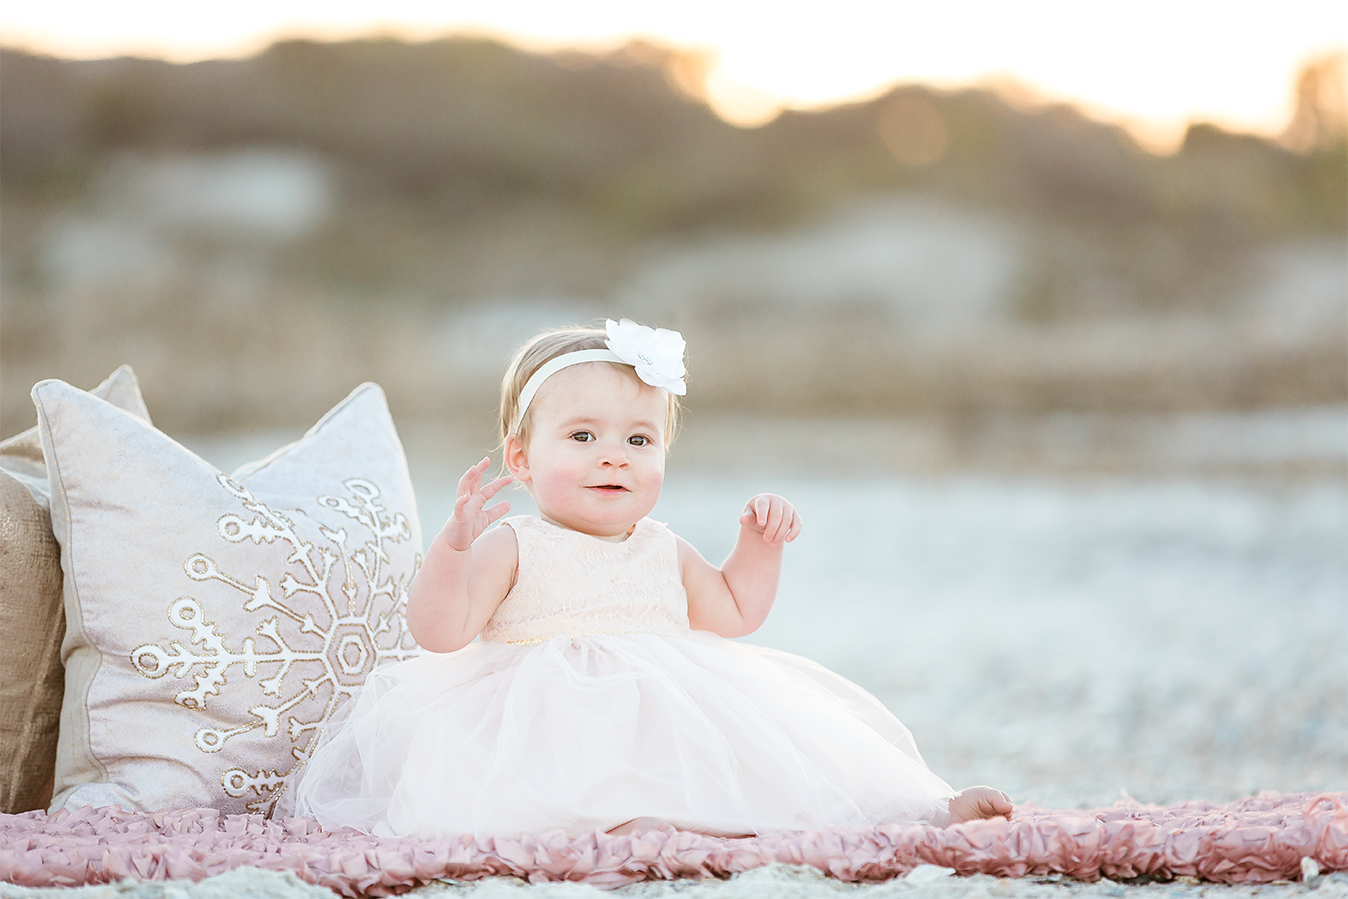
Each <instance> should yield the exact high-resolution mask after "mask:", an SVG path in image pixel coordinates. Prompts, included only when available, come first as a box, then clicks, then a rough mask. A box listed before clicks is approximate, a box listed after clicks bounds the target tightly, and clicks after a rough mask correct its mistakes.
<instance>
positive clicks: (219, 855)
mask: <svg viewBox="0 0 1348 899" xmlns="http://www.w3.org/2000/svg"><path fill="white" fill-rule="evenodd" d="M1303 857H1310V858H1312V859H1314V860H1315V861H1316V863H1317V864H1318V865H1319V867H1320V870H1322V871H1342V870H1348V792H1341V793H1302V794H1279V793H1263V794H1260V795H1259V796H1256V797H1254V798H1251V799H1244V800H1241V801H1239V802H1233V803H1231V804H1230V805H1225V806H1218V805H1213V804H1212V803H1208V802H1185V803H1181V804H1179V805H1171V806H1141V805H1118V806H1115V807H1114V808H1107V809H1097V810H1095V811H1086V810H1081V809H1068V810H1058V811H1050V810H1047V809H1041V808H1036V807H1028V808H1024V809H1020V810H1018V812H1017V813H1016V816H1015V817H1014V818H1013V819H1012V820H1011V821H1009V822H1008V821H1004V820H1000V819H999V820H995V821H979V822H974V823H969V824H960V825H955V826H952V827H947V828H935V827H918V826H915V827H898V826H895V827H875V828H858V829H846V830H844V829H839V830H826V831H822V832H812V833H789V834H771V835H765V836H759V837H753V838H748V839H719V838H716V837H709V836H704V835H702V834H697V833H687V832H679V833H662V832H658V831H657V832H650V833H645V834H638V835H635V836H609V835H608V834H603V833H594V834H588V835H586V836H584V837H581V838H579V839H574V840H573V839H567V838H566V837H565V836H564V835H563V834H561V833H560V832H558V833H552V834H541V835H538V836H527V837H522V838H519V839H512V840H504V839H473V838H471V837H462V838H459V839H451V840H434V841H422V840H413V839H381V838H379V837H372V836H369V835H368V834H363V833H358V832H356V831H352V830H341V831H336V832H332V833H329V832H325V831H323V830H321V829H319V828H317V827H315V826H314V824H313V823H312V822H310V821H307V820H305V819H303V818H287V819H285V820H283V821H268V820H265V819H263V818H261V817H259V816H255V815H221V814H219V813H218V812H216V811H215V810H213V809H187V810H183V811H162V812H155V813H153V814H139V813H131V812H124V811H122V810H121V809H119V808H115V807H113V808H99V809H80V810H78V811H75V812H64V811H62V812H57V813H55V814H53V815H47V814H45V813H43V812H28V813H26V814H22V815H0V880H3V881H9V882H10V883H15V884H20V885H25V886H73V885H77V884H86V883H105V882H109V881H115V880H119V879H121V878H125V877H130V878H133V879H137V880H167V879H170V878H188V879H191V880H200V879H202V878H203V877H209V876H211V875H214V874H220V873H223V872H225V871H227V870H229V869H231V868H235V867H239V866H241V865H252V866H255V867H258V868H269V869H272V870H279V871H293V872H294V873H295V874H297V875H298V876H299V877H301V878H302V879H304V880H306V881H309V882H311V883H316V884H321V885H322V886H325V887H329V888H330V889H332V890H334V891H336V892H338V893H341V894H342V895H345V896H385V895H389V894H392V893H398V892H403V891H406V890H407V889H410V888H411V887H413V886H416V885H417V884H419V883H424V882H426V881H430V880H434V879H436V878H453V879H473V878H478V877H487V876H492V875H502V874H504V875H511V876H515V877H522V878H526V879H528V880H530V881H544V880H573V881H583V882H586V883H590V884H593V885H595V886H599V887H617V886H621V885H623V884H626V883H632V882H634V881H638V880H646V879H670V878H676V877H693V878H703V877H728V876H730V875H732V874H735V873H737V872H740V871H745V870H748V869H750V868H755V867H758V866H760V865H766V864H769V863H772V862H784V863H787V864H796V865H801V864H804V865H814V866H815V867H818V868H820V869H822V870H823V871H825V872H827V873H828V874H830V875H832V876H834V877H837V878H839V879H842V880H850V881H863V880H864V881H877V880H885V879H887V878H891V877H896V876H900V875H903V874H906V873H907V872H908V871H910V870H912V869H913V868H914V867H916V866H917V865H920V864H933V865H942V866H944V867H949V868H954V869H955V870H956V871H957V872H958V873H960V874H979V873H981V874H994V875H999V876H1006V877H1024V876H1026V875H1042V874H1049V873H1054V872H1058V873H1062V874H1067V875H1070V876H1072V877H1077V878H1081V879H1083V880H1096V879H1098V878H1100V877H1110V878H1114V879H1123V878H1130V877H1138V876H1142V875H1150V876H1152V877H1157V878H1161V879H1169V878H1173V877H1177V876H1190V877H1199V878H1203V879H1206V880H1211V881H1216V882H1218V883H1265V882H1268V881H1273V880H1290V879H1295V878H1297V877H1298V876H1299V874H1300V864H1301V859H1302V858H1303Z"/></svg>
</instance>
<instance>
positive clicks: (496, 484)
mask: <svg viewBox="0 0 1348 899" xmlns="http://www.w3.org/2000/svg"><path fill="white" fill-rule="evenodd" d="M513 480H515V478H514V476H513V475H505V476H504V477H499V478H497V479H496V480H494V481H492V482H491V483H490V484H488V485H486V486H485V487H483V488H482V498H483V499H491V498H492V497H493V496H495V495H496V494H497V493H500V492H501V491H502V490H503V489H505V487H506V485H507V484H509V483H510V482H511V481H513Z"/></svg>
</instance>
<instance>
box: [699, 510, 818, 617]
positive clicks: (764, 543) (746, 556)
mask: <svg viewBox="0 0 1348 899" xmlns="http://www.w3.org/2000/svg"><path fill="white" fill-rule="evenodd" d="M800 528H801V521H800V515H799V514H797V512H796V510H795V508H794V507H793V506H792V505H791V504H790V503H788V502H787V501H786V500H784V499H782V498H781V497H780V496H777V495H776V494H772V493H761V494H759V495H758V496H755V497H754V498H753V499H751V500H749V502H748V503H746V504H745V506H744V514H743V515H741V516H740V534H739V539H738V540H736V541H735V548H734V549H733V550H731V552H730V555H729V556H727V557H726V560H725V562H724V563H722V565H721V567H720V568H716V567H714V566H713V565H712V564H711V563H709V562H708V561H707V560H706V559H704V558H702V554H701V553H699V552H698V551H697V550H696V549H694V548H693V547H692V545H691V544H690V543H689V542H688V541H687V540H684V539H683V538H682V537H680V538H679V541H678V545H679V570H680V571H681V572H682V574H683V587H684V590H685V591H686V592H687V593H688V622H689V624H691V625H692V627H693V629H694V630H699V631H711V632H712V633H714V634H720V635H721V636H722V637H742V636H744V635H745V634H752V633H753V632H754V631H756V630H758V628H759V626H760V625H762V624H763V621H764V620H765V619H766V618H767V617H768V611H769V610H771V609H772V601H773V600H774V599H776V598H777V582H778V580H779V579H780V578H781V574H782V548H783V546H784V545H785V544H787V543H790V542H791V541H792V540H795V539H796V536H797V535H798V534H799V533H800Z"/></svg>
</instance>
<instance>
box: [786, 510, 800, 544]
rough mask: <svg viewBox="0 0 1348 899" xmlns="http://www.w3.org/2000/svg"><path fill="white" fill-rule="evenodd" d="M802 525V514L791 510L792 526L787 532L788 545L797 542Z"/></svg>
mask: <svg viewBox="0 0 1348 899" xmlns="http://www.w3.org/2000/svg"><path fill="white" fill-rule="evenodd" d="M801 525H802V522H801V520H800V513H799V512H797V511H796V510H795V509H792V510H791V526H790V527H789V528H787V531H786V542H787V543H790V542H791V541H792V540H795V539H796V538H797V537H799V536H800V529H801Z"/></svg>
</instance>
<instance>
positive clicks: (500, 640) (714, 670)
mask: <svg viewBox="0 0 1348 899" xmlns="http://www.w3.org/2000/svg"><path fill="white" fill-rule="evenodd" d="M503 526H506V527H510V528H513V529H514V531H515V535H516V537H517V539H518V543H519V573H518V577H517V581H516V584H515V586H514V588H513V589H512V590H511V591H510V593H509V595H508V596H506V598H505V600H504V601H502V603H501V605H500V606H499V607H498V608H497V610H496V612H495V614H494V615H493V616H492V618H491V621H490V622H489V623H488V624H487V627H486V628H485V629H484V630H483V632H482V639H481V640H480V641H477V642H474V643H472V644H470V645H468V646H466V647H464V648H463V649H461V650H459V651H457V652H452V653H445V654H426V655H423V656H420V657H418V658H414V659H411V660H408V661H404V662H398V663H395V664H390V665H384V666H381V667H378V668H376V669H375V670H374V672H373V673H372V674H371V675H370V677H369V679H368V680H367V681H366V684H365V686H364V688H363V689H362V690H361V692H360V693H359V694H358V695H357V696H356V697H355V698H354V699H353V700H352V701H351V702H350V703H348V704H347V706H346V709H345V714H344V715H342V716H340V720H339V721H338V723H337V724H335V725H334V726H332V727H330V728H329V730H328V732H327V733H326V734H325V735H324V737H323V738H322V739H321V740H320V743H319V745H318V748H317V749H316V750H315V752H314V754H313V756H312V757H311V759H310V760H309V762H308V764H307V766H306V770H305V773H304V775H303V776H302V778H301V780H300V782H299V785H298V787H297V788H296V793H295V799H294V810H295V812H296V813H297V814H300V815H304V816H306V817H310V818H314V819H316V820H317V821H318V822H319V823H320V824H322V825H323V826H324V827H327V828H333V827H338V826H344V825H345V826H352V827H356V828H359V829H361V830H365V831H368V832H371V833H375V834H378V835H384V836H416V837H422V838H427V839H435V838H445V837H450V836H457V835H460V834H472V835H475V836H514V835H518V834H521V833H542V832H546V831H554V830H564V831H565V832H566V833H567V834H568V835H569V836H572V837H574V836H578V835H580V834H582V833H585V832H587V831H593V830H608V829H610V828H613V827H616V826H617V825H619V824H622V823H624V822H627V821H630V820H632V819H633V818H638V817H653V818H658V819H661V820H663V821H667V822H669V823H670V824H673V825H674V826H675V827H677V828H680V829H688V830H697V831H702V832H704V833H711V834H753V833H768V832H774V831H792V830H816V829H819V828H821V827H825V826H856V825H866V824H887V823H912V822H926V823H932V824H944V823H945V822H946V820H947V817H948V811H947V805H948V802H949V800H950V797H951V796H953V795H954V792H955V791H954V790H952V789H951V788H950V787H949V786H948V785H947V784H946V783H945V782H944V781H942V780H941V779H940V778H938V777H936V776H935V775H934V774H932V773H931V771H930V770H928V769H927V766H926V764H925V763H924V762H923V761H922V757H921V755H920V754H919V753H918V751H917V746H916V745H915V744H914V743H913V738H912V736H911V735H910V734H909V733H908V729H907V728H905V727H904V726H903V724H902V723H900V722H899V720H898V719H897V718H895V717H894V716H893V715H892V714H890V713H889V711H888V710H887V709H885V707H884V706H883V705H881V704H880V702H879V701H878V700H876V699H875V698H874V697H873V696H871V695H870V694H869V693H867V692H866V691H864V690H862V689H861V688H860V687H858V686H856V685H855V684H853V683H851V682H850V681H847V680H845V679H843V678H841V677H839V676H838V675H836V674H833V673H832V672H830V671H828V670H827V669H825V668H823V667H821V666H819V665H816V664H815V663H813V662H811V661H809V660H807V659H803V658H800V657H799V656H794V655H790V654H788V653H784V652H778V651H776V650H772V649H765V648H762V647H757V646H750V645H747V644H743V643H736V642H732V641H729V640H725V639H723V638H721V637H718V636H715V635H714V634H710V633H706V632H704V631H695V630H691V629H690V628H689V625H688V605H687V597H686V595H685V593H684V590H683V585H682V583H681V581H680V578H679V565H678V556H677V548H676V546H675V540H674V535H673V534H672V533H671V532H670V531H669V529H668V528H666V527H665V526H664V525H662V524H659V523H657V522H654V521H651V520H650V519H643V520H642V521H641V522H639V523H638V524H637V526H636V529H635V530H634V531H633V532H632V534H631V535H630V536H629V537H628V538H627V539H626V540H625V541H623V542H621V543H609V542H606V541H604V540H600V539H597V538H595V537H591V536H588V535H586V534H581V533H579V532H576V531H571V530H568V529H566V528H562V527H558V526H556V525H552V524H549V523H547V522H544V521H542V520H540V519H538V518H535V517H532V516H518V517H514V518H507V519H505V521H504V522H503Z"/></svg>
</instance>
